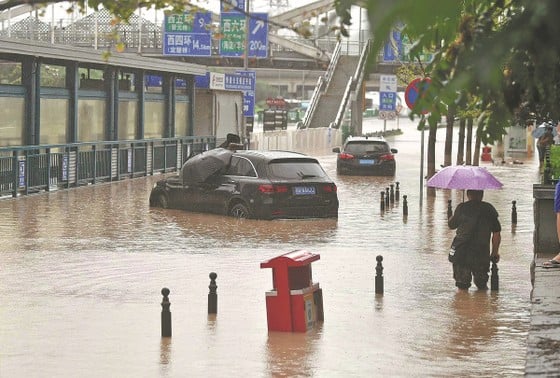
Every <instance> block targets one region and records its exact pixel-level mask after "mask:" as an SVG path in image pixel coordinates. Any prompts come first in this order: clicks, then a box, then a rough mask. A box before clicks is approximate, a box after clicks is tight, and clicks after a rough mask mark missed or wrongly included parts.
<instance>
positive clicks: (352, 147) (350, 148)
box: [344, 141, 389, 154]
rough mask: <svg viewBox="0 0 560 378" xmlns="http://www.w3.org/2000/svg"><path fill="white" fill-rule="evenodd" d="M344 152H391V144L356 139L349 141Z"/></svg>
mask: <svg viewBox="0 0 560 378" xmlns="http://www.w3.org/2000/svg"><path fill="white" fill-rule="evenodd" d="M344 152H349V153H353V154H365V153H373V152H389V145H388V144H387V143H385V142H376V141H355V142H348V143H347V144H346V147H345V148H344Z"/></svg>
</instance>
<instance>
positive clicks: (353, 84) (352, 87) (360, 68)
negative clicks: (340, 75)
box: [331, 40, 371, 129]
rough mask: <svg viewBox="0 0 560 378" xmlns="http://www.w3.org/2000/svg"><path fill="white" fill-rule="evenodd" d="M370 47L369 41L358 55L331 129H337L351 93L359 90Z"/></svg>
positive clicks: (346, 108)
mask: <svg viewBox="0 0 560 378" xmlns="http://www.w3.org/2000/svg"><path fill="white" fill-rule="evenodd" d="M370 47H371V41H370V40H368V42H367V43H366V44H365V46H364V48H363V49H362V52H361V54H360V60H359V61H358V65H357V67H356V71H355V72H354V75H353V76H352V77H350V78H349V79H348V83H347V84H346V89H345V90H344V94H343V96H342V101H341V103H340V107H339V108H338V113H337V114H336V118H335V120H334V125H332V124H331V127H335V128H337V129H338V128H339V127H340V125H341V123H342V119H343V117H344V114H345V113H346V111H347V110H348V106H349V104H350V101H349V100H350V96H351V94H352V92H354V91H356V88H360V87H361V85H362V82H363V80H364V73H365V66H366V62H367V58H368V55H369V50H370Z"/></svg>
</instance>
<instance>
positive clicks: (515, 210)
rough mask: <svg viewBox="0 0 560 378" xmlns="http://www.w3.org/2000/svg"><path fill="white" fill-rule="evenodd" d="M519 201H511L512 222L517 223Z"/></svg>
mask: <svg viewBox="0 0 560 378" xmlns="http://www.w3.org/2000/svg"><path fill="white" fill-rule="evenodd" d="M516 203H517V201H511V224H517V207H516V206H515V204H516Z"/></svg>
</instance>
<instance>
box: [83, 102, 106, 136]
mask: <svg viewBox="0 0 560 378" xmlns="http://www.w3.org/2000/svg"><path fill="white" fill-rule="evenodd" d="M104 125H105V100H103V99H89V98H88V99H83V98H80V99H79V100H78V138H77V139H78V142H97V141H102V140H105V133H104Z"/></svg>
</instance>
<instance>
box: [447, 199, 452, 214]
mask: <svg viewBox="0 0 560 378" xmlns="http://www.w3.org/2000/svg"><path fill="white" fill-rule="evenodd" d="M452 216H453V208H452V207H451V200H447V219H449V218H451V217H452Z"/></svg>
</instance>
